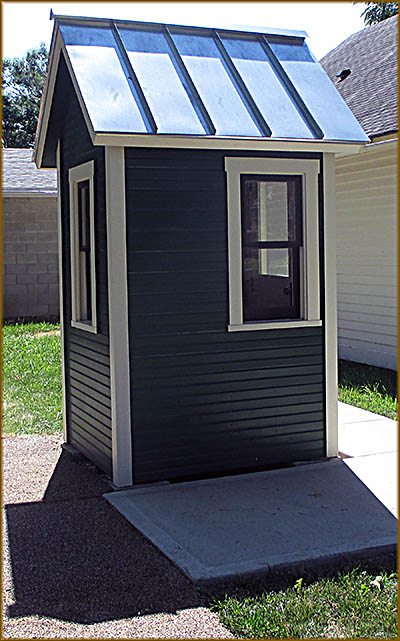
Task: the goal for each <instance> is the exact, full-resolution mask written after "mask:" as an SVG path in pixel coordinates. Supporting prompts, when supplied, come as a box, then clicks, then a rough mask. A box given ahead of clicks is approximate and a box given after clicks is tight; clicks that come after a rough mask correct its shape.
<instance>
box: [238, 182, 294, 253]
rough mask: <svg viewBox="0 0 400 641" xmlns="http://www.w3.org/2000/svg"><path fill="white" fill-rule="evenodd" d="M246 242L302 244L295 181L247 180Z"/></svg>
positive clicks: (245, 192) (245, 204) (245, 205)
mask: <svg viewBox="0 0 400 641" xmlns="http://www.w3.org/2000/svg"><path fill="white" fill-rule="evenodd" d="M244 182H245V187H244V208H245V212H246V213H245V217H244V225H243V227H244V232H245V239H244V240H245V242H246V243H247V242H267V241H272V242H274V241H278V242H279V241H283V242H285V241H288V240H290V241H295V240H297V239H298V240H300V230H299V229H298V227H299V221H298V220H297V219H298V215H296V196H297V195H296V184H295V182H294V181H293V180H284V181H283V180H281V181H277V180H275V181H270V180H262V179H258V178H257V179H251V178H245V181H244Z"/></svg>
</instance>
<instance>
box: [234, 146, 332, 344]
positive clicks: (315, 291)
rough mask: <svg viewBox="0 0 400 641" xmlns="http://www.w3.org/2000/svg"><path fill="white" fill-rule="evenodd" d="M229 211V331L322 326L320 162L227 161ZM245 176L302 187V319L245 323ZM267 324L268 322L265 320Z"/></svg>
mask: <svg viewBox="0 0 400 641" xmlns="http://www.w3.org/2000/svg"><path fill="white" fill-rule="evenodd" d="M225 171H226V173H227V191H228V193H227V205H228V207H227V209H228V272H229V325H228V331H242V330H259V329H282V328H291V327H304V326H307V325H308V326H315V325H316V324H318V325H320V324H321V322H320V294H319V232H318V229H319V225H318V172H319V161H318V160H303V159H298V160H297V159H286V158H230V157H227V158H225ZM243 174H266V175H294V176H301V177H302V185H303V228H304V247H303V250H302V251H303V260H302V264H303V269H302V274H301V280H302V293H301V296H302V318H299V319H297V320H291V321H290V320H288V321H285V320H283V319H282V321H278V322H261V323H260V322H257V323H244V322H243V283H242V222H241V220H242V213H241V187H240V177H241V175H243ZM265 320H266V321H267V319H265Z"/></svg>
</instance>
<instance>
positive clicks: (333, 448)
mask: <svg viewBox="0 0 400 641" xmlns="http://www.w3.org/2000/svg"><path fill="white" fill-rule="evenodd" d="M323 173H324V220H325V224H324V243H325V251H324V261H325V270H324V271H325V392H326V439H327V442H326V455H327V456H337V454H338V407H337V380H338V369H337V293H336V166H335V156H334V154H324V169H323Z"/></svg>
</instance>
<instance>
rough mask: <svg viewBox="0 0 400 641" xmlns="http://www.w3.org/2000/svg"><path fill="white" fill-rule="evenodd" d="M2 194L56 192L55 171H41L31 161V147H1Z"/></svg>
mask: <svg viewBox="0 0 400 641" xmlns="http://www.w3.org/2000/svg"><path fill="white" fill-rule="evenodd" d="M2 155H3V178H2V181H3V194H7V193H20V194H25V193H26V194H38V193H40V194H54V195H56V194H57V172H56V171H54V170H53V169H48V170H46V171H41V170H39V169H36V165H35V163H34V162H33V161H32V149H2Z"/></svg>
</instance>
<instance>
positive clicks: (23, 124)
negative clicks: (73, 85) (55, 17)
mask: <svg viewBox="0 0 400 641" xmlns="http://www.w3.org/2000/svg"><path fill="white" fill-rule="evenodd" d="M48 57H49V54H48V52H47V48H46V45H45V43H44V42H42V43H40V45H39V46H38V47H37V48H33V49H30V50H29V51H27V52H26V54H25V56H24V57H23V58H3V132H2V139H3V147H33V144H34V142H35V133H36V125H37V120H38V115H39V108H40V100H41V97H42V91H43V85H44V80H45V77H46V71H47V62H48Z"/></svg>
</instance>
